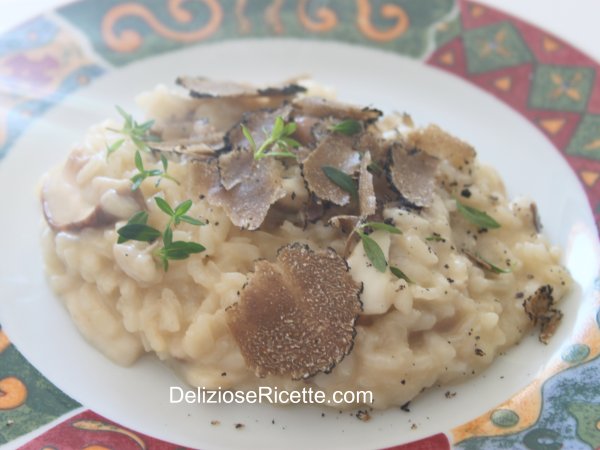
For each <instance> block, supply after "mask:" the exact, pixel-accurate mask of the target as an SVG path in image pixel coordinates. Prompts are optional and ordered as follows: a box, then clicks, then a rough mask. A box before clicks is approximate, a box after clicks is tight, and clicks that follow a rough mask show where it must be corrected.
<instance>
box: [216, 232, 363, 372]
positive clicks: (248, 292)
mask: <svg viewBox="0 0 600 450" xmlns="http://www.w3.org/2000/svg"><path fill="white" fill-rule="evenodd" d="M360 292H361V285H360V284H358V283H356V282H355V281H354V280H353V279H352V277H351V276H350V274H349V273H348V266H347V265H346V261H345V260H344V259H343V258H341V257H340V256H339V255H337V254H336V253H335V251H333V250H332V249H327V250H322V251H318V252H314V251H312V250H311V249H310V248H309V247H308V246H306V245H303V244H300V243H293V244H289V245H287V246H285V247H282V248H280V249H279V252H278V254H277V261H276V262H275V263H270V262H267V261H257V262H256V264H255V270H254V274H253V275H251V277H250V280H249V282H248V284H247V285H246V286H245V287H244V289H243V290H242V292H241V295H240V301H239V302H238V303H236V304H235V305H233V306H232V307H231V308H229V309H228V310H227V321H228V325H229V329H230V330H231V333H232V334H233V337H234V338H235V340H236V342H237V343H238V345H239V347H240V350H241V352H242V355H243V356H244V359H245V361H246V365H247V366H248V367H249V368H251V369H252V370H254V372H255V374H256V375H257V376H259V377H265V376H268V375H282V376H289V377H291V378H292V379H294V380H299V379H305V378H308V377H311V376H313V375H315V374H317V373H319V372H326V373H327V372H330V371H331V370H332V369H333V367H334V366H335V365H336V364H338V363H339V362H340V361H342V359H343V358H344V357H345V356H346V355H347V354H348V353H349V352H350V351H351V350H352V346H353V343H354V337H355V335H356V329H355V322H356V319H357V318H358V315H359V313H360V311H361V302H360Z"/></svg>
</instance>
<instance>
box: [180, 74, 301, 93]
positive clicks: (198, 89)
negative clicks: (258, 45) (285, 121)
mask: <svg viewBox="0 0 600 450" xmlns="http://www.w3.org/2000/svg"><path fill="white" fill-rule="evenodd" d="M176 83H177V84H178V85H180V86H182V87H184V88H185V89H187V90H188V91H190V96H192V97H196V98H229V97H278V96H285V97H289V96H293V95H296V94H298V93H300V92H304V91H306V88H304V87H302V86H300V85H299V84H296V83H293V82H290V83H284V84H282V85H280V86H266V87H257V86H252V85H250V84H242V83H234V82H231V81H213V80H210V79H208V78H204V77H190V76H181V77H178V78H177V80H176Z"/></svg>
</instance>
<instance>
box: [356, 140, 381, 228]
mask: <svg viewBox="0 0 600 450" xmlns="http://www.w3.org/2000/svg"><path fill="white" fill-rule="evenodd" d="M369 164H371V153H369V152H368V151H367V152H365V153H363V157H362V159H361V160H360V174H359V178H358V205H359V208H360V215H361V216H362V217H368V216H371V215H373V214H375V211H376V210H377V199H376V198H375V188H374V187H373V175H371V173H370V172H369V170H368V167H369Z"/></svg>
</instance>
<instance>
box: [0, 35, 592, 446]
mask: <svg viewBox="0 0 600 450" xmlns="http://www.w3.org/2000/svg"><path fill="white" fill-rule="evenodd" d="M258 56H260V58H258ZM259 60H260V62H259ZM282 61H285V64H282V63H281V62H282ZM304 73H308V74H310V75H312V76H313V77H314V78H315V79H316V80H318V81H319V82H320V83H323V84H325V85H329V86H332V87H335V88H336V90H337V92H338V96H339V98H340V99H343V100H346V101H350V102H356V103H359V104H372V105H376V106H377V107H379V108H381V109H383V110H384V111H386V112H390V111H393V110H399V111H407V112H410V113H411V115H412V116H413V118H414V119H415V121H416V122H417V123H418V124H426V123H429V122H433V123H437V124H439V125H441V126H442V127H444V128H446V129H448V130H450V131H451V132H452V133H453V134H456V135H457V136H459V137H461V138H463V139H465V140H467V141H469V142H470V143H472V144H473V145H474V146H475V147H476V148H477V150H478V153H479V156H480V159H481V160H482V161H483V162H484V163H487V164H491V165H493V166H495V167H496V168H497V169H498V170H499V171H500V173H501V175H502V177H503V178H504V180H505V183H506V186H507V187H508V190H509V192H510V194H511V195H517V194H528V195H530V196H531V197H533V198H534V199H535V200H536V201H537V203H538V206H539V209H540V212H541V217H542V221H543V224H544V226H545V232H546V234H547V235H548V236H549V237H550V239H551V241H552V242H553V243H555V244H557V245H560V246H561V247H562V248H563V249H564V262H565V264H566V265H567V267H568V269H569V270H570V271H571V274H572V275H573V277H574V279H575V281H576V284H577V287H576V289H575V290H574V292H573V293H572V294H571V295H570V296H569V297H568V298H567V299H565V302H564V304H563V305H562V309H563V311H564V313H565V318H564V322H563V324H562V325H561V327H560V329H559V331H558V333H557V335H556V336H555V337H554V338H553V339H552V340H551V343H550V345H548V346H543V345H541V344H539V342H538V341H537V338H535V337H534V336H533V335H532V336H530V337H527V338H526V339H525V340H524V341H523V343H522V344H520V345H519V346H517V347H516V348H514V349H512V350H510V351H509V352H508V353H507V354H506V355H505V356H502V357H500V358H499V359H498V360H497V361H496V362H495V363H494V365H493V366H492V367H491V368H490V369H489V370H487V371H486V372H484V373H483V374H482V375H480V376H478V377H477V378H475V379H473V380H470V381H467V382H464V383H462V384H460V385H458V386H453V387H452V388H451V389H452V391H456V392H457V395H456V397H454V398H453V399H451V400H449V399H446V398H445V397H444V392H445V391H446V390H447V389H444V388H442V389H431V390H429V391H427V392H425V393H424V394H423V395H421V396H420V397H419V398H418V399H417V400H416V401H414V402H412V404H411V413H410V414H407V413H406V412H404V411H401V410H399V409H390V410H388V411H385V412H374V413H373V414H372V416H373V418H372V420H371V421H369V422H366V423H365V422H361V421H359V420H357V419H356V417H354V416H351V415H350V414H349V413H347V412H346V413H341V414H340V413H338V411H336V410H329V409H325V408H320V407H319V408H317V407H308V406H306V407H305V406H299V407H298V406H296V407H273V406H270V405H243V406H242V405H229V406H227V405H198V404H195V405H182V404H178V405H170V404H169V387H170V386H172V385H181V383H180V382H179V381H178V380H177V379H176V378H175V376H174V375H173V374H172V373H171V372H170V371H169V370H168V369H167V368H165V367H163V366H162V365H161V364H160V363H159V362H158V361H157V360H156V359H154V358H151V357H147V358H143V359H142V360H141V361H139V362H138V363H136V364H135V365H134V366H133V367H130V368H122V367H119V366H116V365H114V364H113V363H111V362H110V361H109V360H107V359H105V358H104V357H103V356H102V355H101V354H100V353H98V352H97V351H96V350H95V349H94V348H92V347H91V346H90V345H88V344H87V343H86V342H85V341H84V340H83V338H82V337H81V336H80V335H79V333H78V332H77V330H76V328H75V326H74V325H73V324H72V322H71V320H70V319H69V316H68V314H67V312H66V310H65V309H64V308H63V306H62V304H61V303H60V300H59V299H57V298H56V297H55V296H54V295H53V293H52V292H51V291H50V289H49V288H48V286H47V284H46V282H45V279H44V273H43V267H42V261H41V255H40V246H39V232H40V223H41V221H42V217H41V214H40V208H39V202H38V199H37V197H36V191H35V186H36V183H37V181H38V179H39V177H40V176H41V175H42V173H43V172H44V171H46V170H47V169H48V168H50V167H51V166H53V165H55V164H57V163H59V162H60V161H62V160H63V159H64V158H65V156H66V154H67V152H68V150H69V149H70V148H71V146H72V145H73V144H74V143H77V142H78V141H79V140H80V139H81V138H82V136H83V134H84V132H85V130H86V129H87V128H88V127H89V126H90V125H92V124H94V123H96V122H99V121H101V120H103V119H104V118H106V117H108V116H114V115H115V112H114V105H115V104H119V105H122V106H123V107H124V108H125V109H126V110H133V111H136V109H135V107H134V104H133V98H134V96H135V95H136V94H137V93H139V92H140V91H143V90H147V89H151V88H152V87H153V86H154V85H155V84H157V83H166V84H170V83H172V81H173V80H174V79H175V77H176V76H177V75H181V74H203V75H206V76H209V77H214V78H218V79H234V80H240V81H243V80H245V81H250V82H253V81H254V82H268V81H277V80H281V79H284V78H286V77H290V76H294V75H298V74H304ZM558 180H560V183H558V182H557V181H558ZM0 205H2V222H1V223H0V231H1V233H2V236H3V246H2V257H1V258H0V291H1V296H2V301H1V302H0V322H1V323H2V326H3V327H4V329H5V330H6V332H7V334H8V335H9V336H10V337H11V340H12V341H13V342H14V343H15V345H16V346H17V347H18V349H19V350H20V351H21V352H22V353H23V354H24V355H25V357H26V358H27V359H28V360H29V361H30V362H31V363H33V364H34V365H35V366H36V367H37V368H38V369H39V370H40V371H41V372H42V373H43V374H44V375H45V376H46V377H47V378H48V379H49V380H50V381H52V382H53V383H54V384H56V385H57V386H58V387H59V388H60V389H62V390H63V391H64V392H65V393H67V394H69V395H70V396H72V397H73V398H74V399H76V400H77V401H79V402H81V403H82V404H84V405H85V406H86V407H88V408H90V409H92V410H94V411H95V412H97V413H99V414H102V415H104V416H106V417H107V418H109V419H111V420H114V421H116V422H118V423H120V424H122V425H124V426H128V427H131V428H133V429H135V430H138V431H140V432H143V433H146V434H149V435H151V436H153V437H157V438H161V439H164V440H167V441H169V442H173V443H177V444H181V445H186V446H191V447H201V448H210V449H220V448H231V447H236V448H284V447H285V448H304V449H305V448H315V447H319V448H344V449H354V448H357V449H358V448H365V447H383V446H390V445H396V444H399V443H403V442H409V441H412V440H415V439H418V438H420V437H424V436H428V435H430V434H434V433H437V432H440V431H447V430H449V429H451V428H452V427H455V426H457V425H460V424H462V423H464V422H466V421H468V420H470V419H472V418H474V417H476V416H477V415H479V414H481V413H483V412H485V411H486V410H488V409H489V408H492V407H493V406H495V405H497V404H498V403H500V402H502V401H504V400H506V399H507V398H509V397H510V396H511V395H513V394H514V393H516V392H517V391H518V390H519V389H520V388H522V387H524V386H525V385H527V384H528V383H529V382H531V380H533V379H534V378H535V377H536V374H537V373H539V372H540V371H541V370H542V369H543V368H544V367H545V366H546V365H547V363H548V361H550V359H551V358H552V356H553V355H556V354H558V353H560V350H561V343H562V342H564V341H565V340H566V338H567V337H569V336H570V335H571V334H572V333H573V329H574V324H575V322H576V319H577V312H578V308H579V305H580V303H581V301H582V299H583V298H584V296H585V295H587V293H589V292H590V291H591V289H592V287H593V281H594V277H595V275H596V274H597V273H598V268H599V259H598V250H597V249H598V240H597V235H596V228H595V225H594V220H593V217H592V214H591V211H590V208H589V206H588V201H587V199H586V196H585V194H584V192H583V190H582V188H581V187H580V185H579V182H578V181H577V179H576V177H575V176H574V174H573V172H572V171H571V169H570V168H569V167H568V165H567V164H566V162H565V161H564V160H563V158H562V157H561V156H560V155H559V153H558V152H557V151H556V150H555V149H554V147H553V146H552V145H551V144H550V142H549V141H548V140H547V139H546V138H545V137H544V136H543V135H542V134H541V133H540V132H539V131H538V130H536V129H535V128H534V127H532V125H530V124H529V123H528V122H527V121H525V120H524V119H523V118H522V117H521V116H519V115H518V114H517V113H515V112H513V111H512V110H511V109H509V108H508V107H507V106H505V105H503V104H501V103H500V102H498V101H497V100H495V99H494V98H493V97H491V96H489V95H488V94H485V93H483V92H482V91H480V90H478V89H476V88H475V87H473V86H472V85H470V84H467V83H466V82H464V81H462V80H460V79H458V78H454V77H452V76H450V75H448V74H446V73H443V72H440V71H437V70H436V69H433V68H430V67H427V66H424V65H423V64H422V63H420V62H415V61H412V60H408V59H404V58H401V57H399V56H396V55H392V54H389V53H384V52H381V51H377V50H372V49H366V48H361V47H354V46H350V45H346V44H339V43H326V42H320V43H319V44H318V45H315V43H314V42H311V41H298V40H281V39H280V40H274V39H268V40H260V41H259V40H244V41H229V42H226V43H219V44H213V45H206V46H201V47H196V48H191V49H189V50H185V51H179V52H173V53H169V54H167V55H163V56H161V57H159V58H153V59H149V60H145V61H142V62H139V63H134V64H131V65H129V66H127V67H126V68H124V69H119V70H114V71H112V72H110V73H109V74H107V75H106V76H104V77H102V78H101V79H100V80H98V81H96V82H94V83H93V84H92V85H91V86H90V87H88V88H87V89H82V90H80V91H78V92H77V93H76V94H74V95H72V96H71V97H69V98H68V99H67V100H66V101H65V102H64V103H62V104H61V105H59V106H58V107H56V108H55V109H53V110H52V111H51V112H50V113H48V114H46V115H45V116H44V117H43V119H42V120H40V121H38V122H37V123H36V124H35V125H34V126H32V127H31V128H30V129H29V130H28V132H27V133H26V134H25V135H24V136H23V137H22V138H21V139H20V140H19V141H18V143H17V144H16V145H15V146H14V147H13V148H12V149H11V151H10V153H9V155H8V156H7V157H6V158H5V160H4V161H3V162H2V164H0ZM322 412H324V413H325V417H322V414H321V413H322ZM273 419H274V420H275V424H273V423H272V420H273ZM211 420H219V421H220V422H221V425H220V426H212V425H211V424H210V422H211ZM234 423H244V424H245V428H244V429H243V431H242V430H240V431H236V430H234V429H233V424H234ZM413 423H415V424H416V425H417V428H416V429H411V425H412V424H413Z"/></svg>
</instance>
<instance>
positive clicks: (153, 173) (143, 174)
mask: <svg viewBox="0 0 600 450" xmlns="http://www.w3.org/2000/svg"><path fill="white" fill-rule="evenodd" d="M160 162H161V164H162V166H163V169H162V170H161V169H152V170H146V168H145V167H144V161H143V159H142V154H141V152H140V151H139V150H136V152H135V167H136V168H137V170H138V173H136V174H135V175H134V176H133V177H131V182H132V183H133V186H131V190H132V191H135V190H137V189H139V187H140V186H141V184H142V182H143V181H144V180H145V179H146V178H148V177H158V180H156V184H155V185H156V187H158V185H159V184H160V182H161V180H162V179H163V178H164V179H167V180H171V181H172V182H174V183H176V184H179V181H177V180H176V179H175V178H173V177H172V176H171V175H169V174H168V173H167V170H168V169H169V161H168V160H167V158H165V156H164V155H160Z"/></svg>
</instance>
